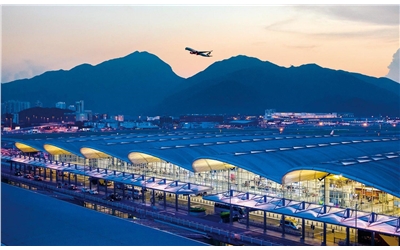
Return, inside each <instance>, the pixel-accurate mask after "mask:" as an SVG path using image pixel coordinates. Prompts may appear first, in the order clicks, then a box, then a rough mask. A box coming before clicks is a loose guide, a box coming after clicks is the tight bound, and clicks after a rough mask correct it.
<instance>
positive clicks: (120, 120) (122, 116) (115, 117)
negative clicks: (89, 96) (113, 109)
mask: <svg viewBox="0 0 400 250" xmlns="http://www.w3.org/2000/svg"><path fill="white" fill-rule="evenodd" d="M114 120H116V121H119V122H123V121H124V115H116V116H114Z"/></svg>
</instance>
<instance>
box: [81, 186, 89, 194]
mask: <svg viewBox="0 0 400 250" xmlns="http://www.w3.org/2000/svg"><path fill="white" fill-rule="evenodd" d="M81 191H82V193H89V191H90V189H89V188H87V187H83V188H81Z"/></svg>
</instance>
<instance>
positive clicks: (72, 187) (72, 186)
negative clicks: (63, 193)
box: [68, 184, 77, 190]
mask: <svg viewBox="0 0 400 250" xmlns="http://www.w3.org/2000/svg"><path fill="white" fill-rule="evenodd" d="M68 189H70V190H77V187H76V186H75V185H74V184H71V185H69V186H68Z"/></svg>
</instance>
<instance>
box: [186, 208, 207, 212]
mask: <svg viewBox="0 0 400 250" xmlns="http://www.w3.org/2000/svg"><path fill="white" fill-rule="evenodd" d="M205 211H206V209H205V208H204V207H191V208H190V212H191V213H202V212H205Z"/></svg>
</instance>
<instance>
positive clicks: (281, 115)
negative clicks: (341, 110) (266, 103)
mask: <svg viewBox="0 0 400 250" xmlns="http://www.w3.org/2000/svg"><path fill="white" fill-rule="evenodd" d="M337 117H338V115H337V113H308V112H276V111H275V109H266V110H265V115H264V119H265V120H268V119H285V118H291V119H326V118H337Z"/></svg>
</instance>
